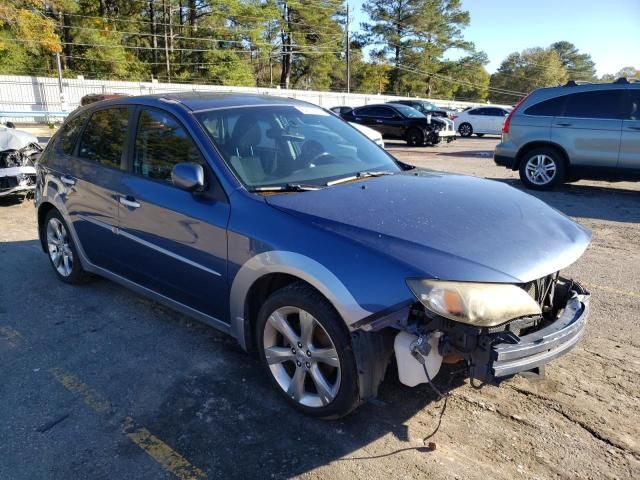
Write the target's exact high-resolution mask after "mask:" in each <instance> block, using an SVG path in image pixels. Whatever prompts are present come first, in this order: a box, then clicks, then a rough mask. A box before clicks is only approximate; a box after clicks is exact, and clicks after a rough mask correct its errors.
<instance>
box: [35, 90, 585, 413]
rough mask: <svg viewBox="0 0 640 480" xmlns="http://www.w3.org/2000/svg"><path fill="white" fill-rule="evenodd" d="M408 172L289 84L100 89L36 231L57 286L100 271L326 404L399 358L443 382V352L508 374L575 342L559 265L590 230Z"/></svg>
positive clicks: (538, 209) (401, 364)
mask: <svg viewBox="0 0 640 480" xmlns="http://www.w3.org/2000/svg"><path fill="white" fill-rule="evenodd" d="M385 108H394V107H388V106H387V107H385ZM407 108H408V107H407ZM411 168H412V167H409V166H406V165H403V164H400V163H398V162H396V161H395V160H394V158H393V157H392V156H390V155H389V154H388V153H387V152H385V151H384V150H383V149H381V148H378V147H377V146H376V145H374V144H373V143H372V142H370V141H369V140H367V139H366V138H365V137H364V136H363V135H361V134H360V133H359V132H357V131H356V130H355V129H354V128H351V127H350V126H349V125H347V124H346V123H345V122H343V121H342V120H340V119H338V118H336V117H335V116H334V115H331V114H330V113H328V112H327V111H326V110H323V109H321V108H319V107H316V106H314V105H311V104H308V103H305V102H301V101H297V100H293V99H289V98H277V97H272V96H254V95H246V94H235V93H227V94H213V93H210V94H209V93H207V94H203V93H202V92H198V93H197V94H196V93H183V94H163V95H157V96H141V97H129V98H122V99H116V100H109V101H105V102H100V103H95V104H92V105H89V106H88V107H83V108H81V109H79V110H77V111H75V112H74V113H72V114H71V115H70V116H69V117H68V118H67V119H66V121H65V123H64V125H63V126H62V128H61V129H60V130H59V131H58V132H57V133H56V134H55V135H54V137H53V138H52V139H51V141H50V142H49V144H48V145H47V147H46V149H45V151H44V153H43V155H42V158H41V160H40V161H39V162H38V164H37V171H38V175H37V182H38V183H37V189H36V202H35V203H36V207H37V218H38V233H39V237H40V242H41V244H42V249H43V251H44V252H45V253H46V254H47V255H48V258H49V260H50V263H51V265H52V267H53V271H54V273H55V275H56V276H57V277H58V278H59V279H60V280H61V281H63V282H66V283H69V284H78V283H82V282H84V281H86V280H87V279H88V278H89V274H97V275H100V276H103V277H106V278H108V279H111V280H113V281H115V282H117V283H120V284H122V285H124V286H126V287H128V288H131V289H133V290H135V291H136V292H138V293H140V294H143V295H146V296H148V297H150V298H152V299H155V300H157V301H159V302H162V303H164V304H165V305H168V306H170V307H172V308H174V309H176V310H178V311H180V312H182V313H184V314H186V315H189V316H191V317H193V318H195V319H198V320H200V321H203V322H205V323H207V324H209V325H211V326H213V327H215V328H217V329H220V330H222V331H223V332H226V333H229V334H231V335H233V336H234V337H235V338H236V339H237V340H238V342H239V343H240V345H241V346H242V347H243V348H245V349H246V350H248V351H251V352H256V353H257V356H258V357H259V359H260V361H261V362H262V364H263V366H264V371H265V373H266V375H268V376H269V378H270V380H271V382H272V384H273V386H274V387H275V389H276V390H277V391H278V392H280V394H281V395H282V396H283V398H285V399H286V400H287V401H288V402H289V403H290V404H291V405H292V406H294V407H295V408H297V409H298V410H300V411H302V412H304V413H307V414H310V415H314V416H318V417H323V418H335V417H338V416H341V415H344V414H346V413H348V412H349V411H351V410H352V409H353V408H355V407H356V406H357V405H358V404H359V403H361V402H362V401H364V400H366V399H367V398H370V397H372V396H375V395H376V392H377V389H378V385H379V384H380V382H381V381H382V379H383V377H384V375H385V370H386V368H387V366H388V365H389V364H390V358H391V356H392V355H394V354H395V357H396V363H395V364H396V365H397V368H398V373H399V377H400V380H401V381H402V382H404V383H405V384H407V385H416V384H418V383H429V384H431V385H433V384H432V379H433V378H434V377H435V376H436V375H437V374H438V372H439V370H440V366H441V364H442V362H455V361H456V360H460V359H462V360H461V361H462V362H464V363H465V364H466V365H467V366H468V370H469V375H470V376H471V377H472V378H475V379H479V380H481V381H483V382H488V383H499V382H500V381H501V380H504V379H506V378H510V377H511V376H513V375H515V374H517V373H521V372H529V373H531V372H539V371H540V369H542V367H543V365H544V364H546V363H547V362H549V361H550V360H552V359H554V358H557V357H558V356H560V355H563V354H564V353H566V352H567V351H569V350H570V349H571V348H572V347H573V346H574V345H575V344H576V343H577V342H578V340H579V339H580V338H581V336H582V335H583V333H584V331H585V322H586V317H587V303H588V299H589V295H588V293H587V292H586V291H585V290H584V289H583V288H582V287H581V286H580V285H579V284H578V283H576V282H574V281H572V280H568V279H565V278H563V277H562V276H561V275H560V273H559V272H560V270H561V269H563V268H565V267H567V266H568V265H570V264H571V263H573V262H574V261H575V260H577V259H578V258H579V257H580V256H581V255H582V253H583V251H584V250H585V248H586V247H587V245H588V243H589V241H590V236H591V235H590V232H589V231H588V230H586V229H585V228H583V227H582V226H580V225H579V224H577V223H575V222H574V221H573V220H571V219H570V218H568V217H566V216H565V215H562V214H561V213H559V212H558V211H556V210H555V209H553V208H551V207H549V206H547V205H546V204H545V203H543V202H542V201H540V200H538V199H536V198H534V197H532V196H530V195H527V194H525V193H523V192H520V191H519V190H517V189H514V188H512V187H510V186H508V185H505V184H503V183H498V182H493V181H489V180H484V179H479V178H475V177H467V176H462V175H453V174H445V173H438V172H426V171H417V170H415V169H411ZM523 245H526V252H525V251H523ZM77 294H78V295H82V292H81V291H79V292H78V293H77ZM132 321H135V319H132ZM185 354H187V353H185Z"/></svg>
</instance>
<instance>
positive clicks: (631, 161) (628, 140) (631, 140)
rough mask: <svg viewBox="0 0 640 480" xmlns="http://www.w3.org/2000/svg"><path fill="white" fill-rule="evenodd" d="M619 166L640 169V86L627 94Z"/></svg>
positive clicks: (624, 105)
mask: <svg viewBox="0 0 640 480" xmlns="http://www.w3.org/2000/svg"><path fill="white" fill-rule="evenodd" d="M618 167H620V168H630V169H636V170H640V88H630V89H628V90H627V92H626V94H625V98H624V103H623V121H622V137H621V141H620V157H619V160H618Z"/></svg>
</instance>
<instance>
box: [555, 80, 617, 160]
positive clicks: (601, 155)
mask: <svg viewBox="0 0 640 480" xmlns="http://www.w3.org/2000/svg"><path fill="white" fill-rule="evenodd" d="M567 88H569V87H567ZM623 93H624V90H622V89H613V88H612V89H606V90H590V91H586V92H577V93H572V94H569V95H567V98H566V100H565V104H564V112H563V113H562V114H561V115H559V116H557V117H555V119H554V121H553V123H552V129H551V139H552V140H553V141H554V142H555V143H557V144H559V145H561V146H562V147H563V148H564V149H565V150H566V151H567V152H568V154H569V158H570V161H571V163H572V164H574V165H581V166H587V167H590V166H593V167H616V165H617V163H618V154H619V152H620V135H621V130H622V108H621V107H622V100H623Z"/></svg>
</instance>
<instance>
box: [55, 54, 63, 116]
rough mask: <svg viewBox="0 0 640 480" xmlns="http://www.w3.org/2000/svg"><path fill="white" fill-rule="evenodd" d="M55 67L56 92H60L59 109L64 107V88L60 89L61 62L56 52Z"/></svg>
mask: <svg viewBox="0 0 640 480" xmlns="http://www.w3.org/2000/svg"><path fill="white" fill-rule="evenodd" d="M56 67H57V68H58V92H59V93H60V109H61V110H62V109H63V108H64V90H63V89H62V64H61V63H60V54H59V53H56Z"/></svg>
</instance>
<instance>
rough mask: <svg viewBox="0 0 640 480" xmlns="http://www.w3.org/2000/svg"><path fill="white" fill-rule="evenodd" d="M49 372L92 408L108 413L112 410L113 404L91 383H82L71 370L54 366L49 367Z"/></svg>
mask: <svg viewBox="0 0 640 480" xmlns="http://www.w3.org/2000/svg"><path fill="white" fill-rule="evenodd" d="M49 373H51V375H53V376H54V377H55V379H56V380H57V381H58V382H59V383H60V384H61V385H62V386H63V387H64V388H66V389H67V390H69V391H70V392H72V393H75V394H77V395H79V396H80V398H82V401H83V402H84V403H85V404H86V405H87V406H88V407H89V408H91V409H92V410H94V411H96V412H98V413H102V414H106V413H109V412H110V411H111V404H110V403H109V402H108V401H107V400H105V399H104V398H102V396H101V395H100V394H99V393H97V392H96V391H95V390H93V389H92V388H91V387H89V385H86V384H85V383H82V382H81V381H80V380H78V379H77V378H76V377H74V376H73V375H71V374H70V373H69V372H65V371H64V370H62V369H60V368H57V367H54V368H50V369H49Z"/></svg>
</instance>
